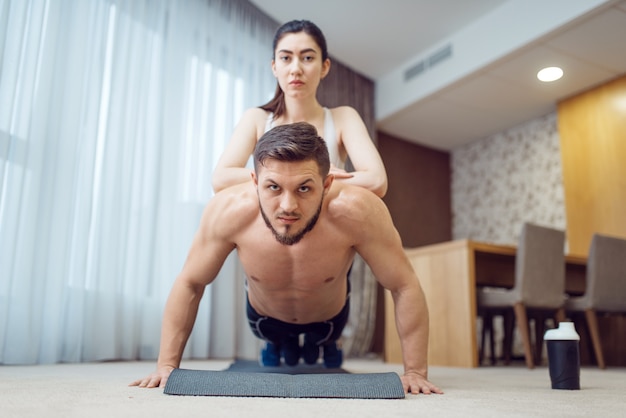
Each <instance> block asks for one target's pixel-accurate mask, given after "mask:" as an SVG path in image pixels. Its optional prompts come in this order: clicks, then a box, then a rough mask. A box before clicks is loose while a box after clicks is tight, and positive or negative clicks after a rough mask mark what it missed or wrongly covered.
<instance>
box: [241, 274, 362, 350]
mask: <svg viewBox="0 0 626 418" xmlns="http://www.w3.org/2000/svg"><path fill="white" fill-rule="evenodd" d="M246 301H247V307H246V312H247V314H248V323H249V324H250V328H251V329H252V333H253V334H254V335H256V336H257V337H258V338H260V339H262V340H265V341H267V342H271V343H273V344H277V345H280V344H281V343H282V342H283V341H285V340H287V339H292V338H294V337H298V336H299V335H300V334H304V338H305V339H306V340H307V341H309V342H314V343H315V344H316V345H320V346H321V345H325V344H328V343H330V342H334V341H337V340H338V339H339V337H341V333H342V332H343V329H344V327H345V326H346V323H347V322H348V315H349V313H350V283H349V282H348V295H347V297H346V304H345V305H344V307H343V308H342V309H341V311H340V312H339V313H338V314H337V315H335V316H334V317H332V318H331V319H329V320H327V321H324V322H312V323H309V324H290V323H289V322H283V321H280V320H278V319H274V318H271V317H269V316H262V315H260V314H259V313H258V312H257V311H255V310H254V308H253V307H252V305H250V299H248V297H247V295H246Z"/></svg>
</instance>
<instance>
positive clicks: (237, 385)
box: [163, 366, 404, 399]
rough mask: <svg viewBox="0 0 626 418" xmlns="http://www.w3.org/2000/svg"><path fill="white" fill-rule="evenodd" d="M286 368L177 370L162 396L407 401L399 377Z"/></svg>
mask: <svg viewBox="0 0 626 418" xmlns="http://www.w3.org/2000/svg"><path fill="white" fill-rule="evenodd" d="M283 367H284V369H285V372H276V371H273V372H269V373H266V372H254V371H253V372H250V371H248V372H246V371H228V370H225V371H213V370H187V369H174V370H173V371H172V374H171V375H170V377H169V378H168V380H167V383H166V385H165V390H164V391H163V392H164V393H166V394H168V395H189V396H244V397H278V398H352V399H402V398H404V389H403V388H402V382H401V381H400V377H399V376H398V375H397V374H396V373H367V374H356V373H355V374H351V373H347V372H340V373H319V374H318V373H310V372H308V373H303V374H288V373H287V372H288V370H287V369H288V368H287V367H286V366H283ZM275 369H278V368H275ZM291 371H293V370H291Z"/></svg>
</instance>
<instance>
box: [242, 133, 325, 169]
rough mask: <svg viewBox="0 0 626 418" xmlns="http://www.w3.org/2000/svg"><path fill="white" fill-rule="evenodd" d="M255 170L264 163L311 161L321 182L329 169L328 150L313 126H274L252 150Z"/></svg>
mask: <svg viewBox="0 0 626 418" xmlns="http://www.w3.org/2000/svg"><path fill="white" fill-rule="evenodd" d="M253 156H254V171H255V172H257V173H258V168H259V166H262V165H264V164H265V161H266V160H276V161H283V162H290V161H291V162H298V161H309V160H313V161H315V162H316V163H317V167H318V168H319V172H320V174H321V176H322V178H323V179H325V178H326V176H327V175H328V171H329V170H330V158H329V157H328V147H327V146H326V142H325V141H324V139H323V138H321V137H320V136H319V135H317V129H316V128H315V126H313V125H311V124H309V123H307V122H296V123H290V124H287V125H279V126H276V127H274V128H272V129H270V130H269V131H267V132H266V133H265V134H263V136H261V138H259V140H258V141H257V143H256V147H255V148H254V153H253Z"/></svg>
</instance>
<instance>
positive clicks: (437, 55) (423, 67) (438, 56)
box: [404, 44, 452, 81]
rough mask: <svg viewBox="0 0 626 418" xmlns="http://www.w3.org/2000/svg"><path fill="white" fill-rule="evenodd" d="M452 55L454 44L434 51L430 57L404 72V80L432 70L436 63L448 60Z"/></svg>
mask: <svg viewBox="0 0 626 418" xmlns="http://www.w3.org/2000/svg"><path fill="white" fill-rule="evenodd" d="M451 56H452V44H447V45H446V46H444V47H443V48H440V49H438V50H437V51H435V52H434V53H432V54H431V55H430V56H429V57H428V58H426V59H424V60H422V61H420V62H418V63H417V64H415V65H413V66H412V67H410V68H409V69H408V70H406V71H405V72H404V81H409V80H411V79H413V78H415V77H417V76H418V75H420V74H422V73H423V72H425V71H427V70H430V69H431V68H433V67H434V66H435V65H437V64H440V63H441V62H443V61H445V60H447V59H448V58H450V57H451Z"/></svg>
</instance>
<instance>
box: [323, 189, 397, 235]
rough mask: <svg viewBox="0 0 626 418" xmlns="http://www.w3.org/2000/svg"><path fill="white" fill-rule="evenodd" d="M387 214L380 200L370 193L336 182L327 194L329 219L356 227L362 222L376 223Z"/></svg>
mask: <svg viewBox="0 0 626 418" xmlns="http://www.w3.org/2000/svg"><path fill="white" fill-rule="evenodd" d="M384 213H387V207H386V206H385V204H384V203H383V201H382V199H381V198H379V197H378V196H376V195H375V194H374V193H372V192H371V191H369V190H367V189H365V188H363V187H358V186H353V185H349V184H345V183H341V182H338V181H335V182H333V185H332V187H331V190H330V191H329V194H328V214H329V217H330V219H333V220H337V221H339V223H342V224H347V225H352V226H353V227H357V228H358V225H363V222H366V221H367V222H372V221H376V220H377V219H378V218H379V216H380V215H382V214H384Z"/></svg>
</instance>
